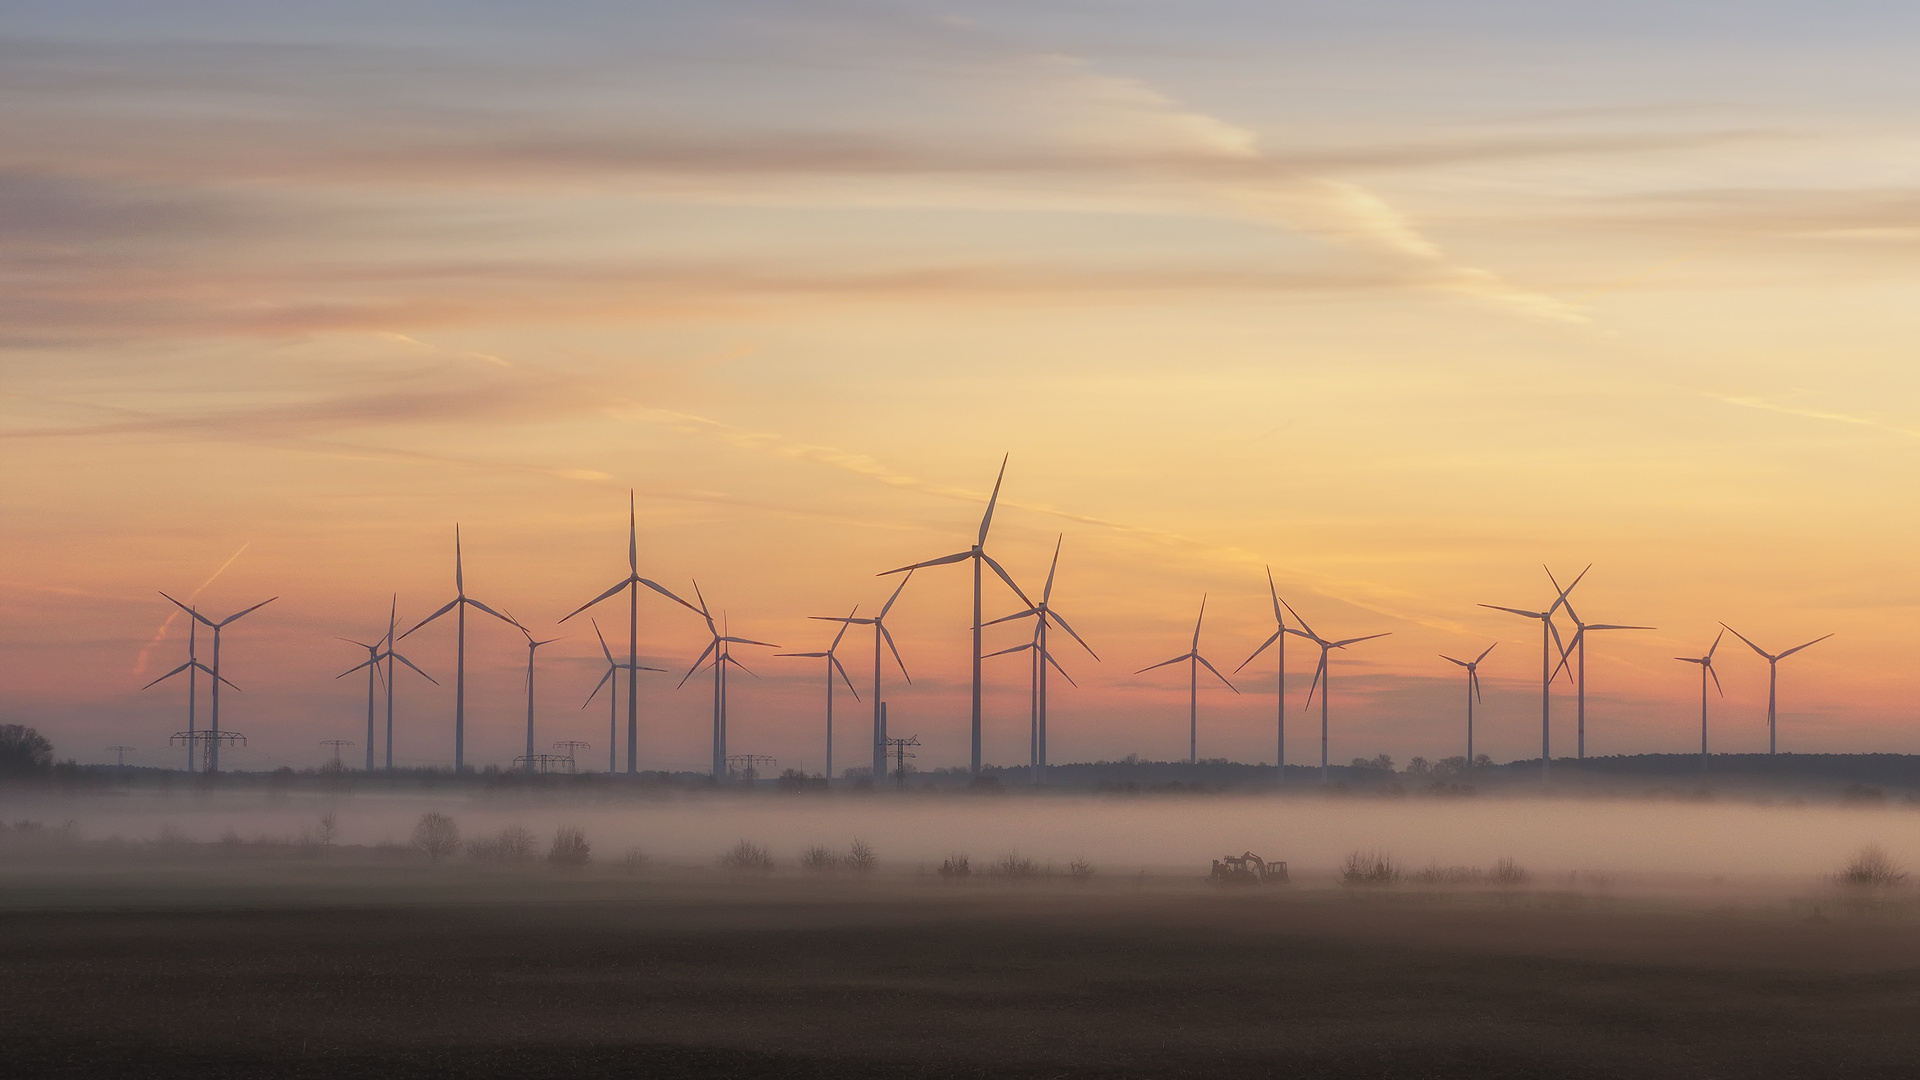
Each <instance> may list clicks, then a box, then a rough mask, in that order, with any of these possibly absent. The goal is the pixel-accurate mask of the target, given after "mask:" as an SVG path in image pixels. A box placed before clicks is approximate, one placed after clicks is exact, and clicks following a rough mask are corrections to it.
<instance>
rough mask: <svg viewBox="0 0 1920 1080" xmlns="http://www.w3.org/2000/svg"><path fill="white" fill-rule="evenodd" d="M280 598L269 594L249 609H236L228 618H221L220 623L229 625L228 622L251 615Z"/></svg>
mask: <svg viewBox="0 0 1920 1080" xmlns="http://www.w3.org/2000/svg"><path fill="white" fill-rule="evenodd" d="M278 599H280V598H279V597H277V596H269V597H267V598H266V599H265V600H262V601H260V602H259V603H257V604H255V605H253V606H252V607H250V608H247V609H245V610H244V611H236V612H234V613H233V614H231V615H229V616H227V617H226V618H224V619H221V620H220V625H221V626H225V625H227V624H228V623H230V622H234V621H236V620H237V619H239V618H240V616H242V615H251V614H252V613H254V612H256V611H259V610H260V609H261V608H263V607H266V606H267V605H268V604H271V603H273V602H274V601H275V600H278Z"/></svg>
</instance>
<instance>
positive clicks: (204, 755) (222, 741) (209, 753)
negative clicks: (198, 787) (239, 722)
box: [167, 728, 247, 773]
mask: <svg viewBox="0 0 1920 1080" xmlns="http://www.w3.org/2000/svg"><path fill="white" fill-rule="evenodd" d="M167 741H168V742H169V743H172V744H173V745H174V746H184V747H186V748H187V756H188V757H192V756H193V748H194V747H196V746H197V747H199V748H200V760H201V762H202V763H203V765H202V767H203V768H204V769H205V770H206V771H207V772H209V773H211V772H215V771H217V770H216V769H215V768H214V766H215V765H216V764H217V763H218V762H219V760H220V753H219V750H218V748H219V747H222V746H245V745H247V737H246V736H245V735H242V734H240V733H239V732H237V731H210V730H207V729H205V728H202V729H200V730H199V731H176V732H174V733H173V737H172V738H171V739H168V740H167Z"/></svg>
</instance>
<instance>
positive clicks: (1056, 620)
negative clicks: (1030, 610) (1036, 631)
mask: <svg viewBox="0 0 1920 1080" xmlns="http://www.w3.org/2000/svg"><path fill="white" fill-rule="evenodd" d="M1045 618H1049V619H1052V620H1053V625H1055V626H1057V627H1059V628H1060V629H1062V630H1065V631H1066V632H1067V635H1068V636H1069V637H1071V638H1073V640H1075V641H1078V642H1080V647H1081V648H1083V649H1085V650H1087V655H1088V656H1091V657H1093V660H1094V663H1097V664H1103V663H1106V661H1104V660H1102V659H1100V654H1099V653H1097V652H1094V651H1093V646H1091V645H1089V644H1087V643H1086V641H1085V640H1083V639H1082V638H1081V637H1080V634H1079V632H1078V631H1076V630H1074V628H1073V627H1071V626H1068V625H1067V620H1065V619H1063V618H1061V617H1060V613H1059V612H1057V611H1055V610H1053V609H1052V608H1048V609H1047V611H1046V615H1045Z"/></svg>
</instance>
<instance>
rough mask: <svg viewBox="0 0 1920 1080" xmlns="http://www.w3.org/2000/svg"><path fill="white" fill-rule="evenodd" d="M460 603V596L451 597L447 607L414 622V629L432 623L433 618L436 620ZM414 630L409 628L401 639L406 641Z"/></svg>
mask: <svg viewBox="0 0 1920 1080" xmlns="http://www.w3.org/2000/svg"><path fill="white" fill-rule="evenodd" d="M459 603H460V598H459V597H457V596H456V597H454V598H453V599H451V600H449V601H447V606H446V607H443V608H441V609H440V610H439V611H436V612H434V613H433V614H431V615H429V616H427V617H426V618H424V619H421V620H420V621H419V622H417V623H414V624H413V630H418V629H420V628H421V627H423V626H425V625H427V624H428V623H430V622H432V621H433V620H435V619H437V618H439V617H440V616H442V615H445V614H446V613H447V612H449V611H452V610H453V609H454V606H455V605H457V604H459ZM413 630H409V631H407V632H406V633H405V634H401V635H400V640H402V641H405V640H406V639H407V636H408V635H410V634H412V633H413Z"/></svg>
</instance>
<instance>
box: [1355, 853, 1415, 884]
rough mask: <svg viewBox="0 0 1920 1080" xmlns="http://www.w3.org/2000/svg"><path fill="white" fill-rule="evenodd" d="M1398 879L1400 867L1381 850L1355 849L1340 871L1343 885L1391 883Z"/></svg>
mask: <svg viewBox="0 0 1920 1080" xmlns="http://www.w3.org/2000/svg"><path fill="white" fill-rule="evenodd" d="M1399 880H1400V868H1399V867H1397V866H1395V865H1394V864H1393V860H1392V859H1391V858H1389V857H1388V856H1387V854H1386V853H1385V852H1381V851H1355V852H1352V853H1350V854H1349V855H1348V856H1347V862H1346V865H1345V866H1344V867H1343V868H1342V870H1341V872H1340V883H1341V884H1343V885H1391V884H1393V883H1394V882H1396V881H1399Z"/></svg>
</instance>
